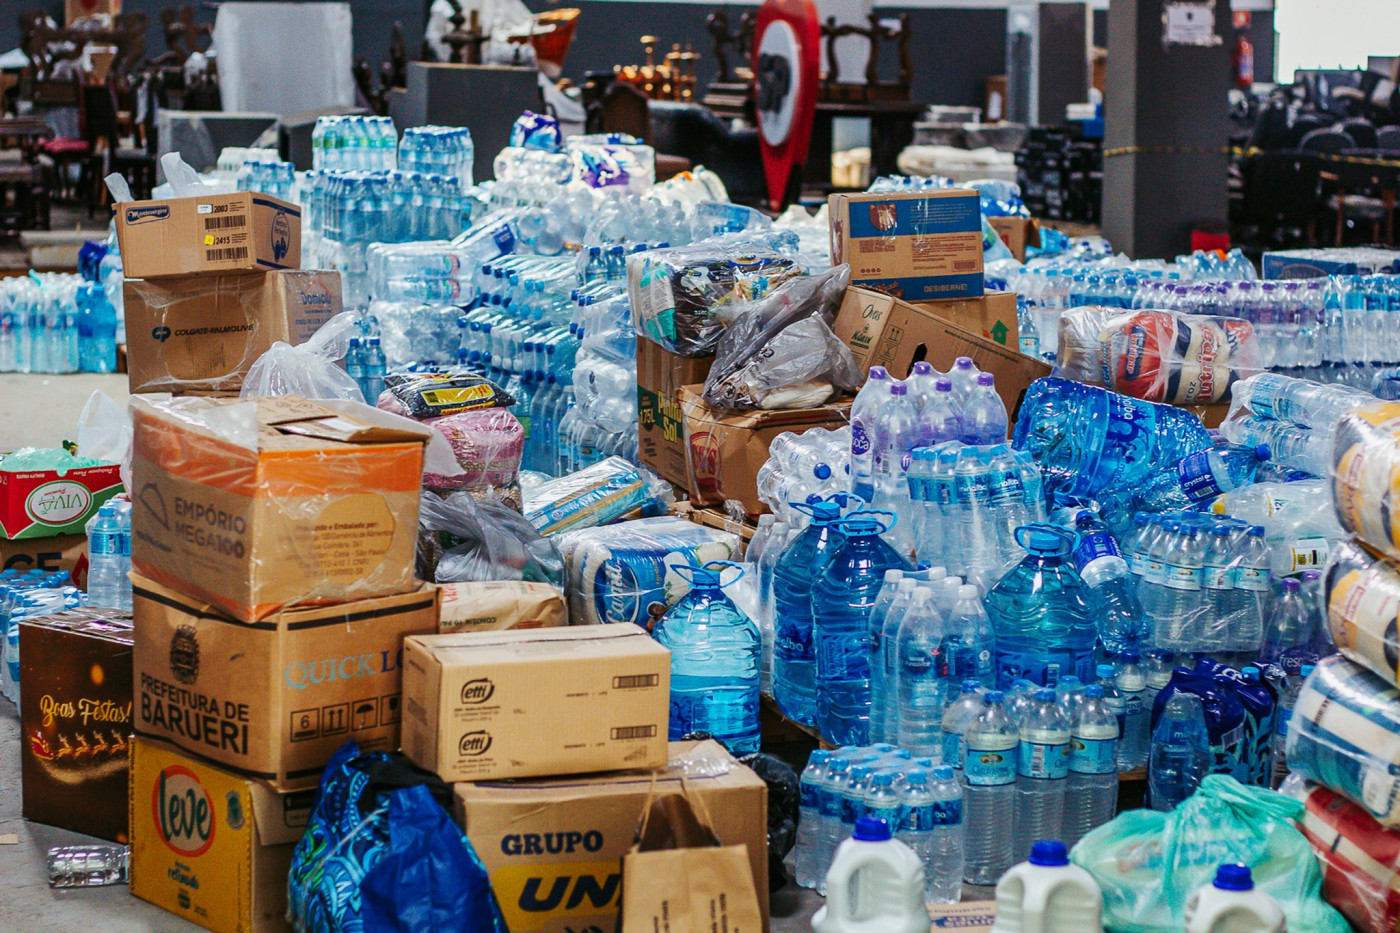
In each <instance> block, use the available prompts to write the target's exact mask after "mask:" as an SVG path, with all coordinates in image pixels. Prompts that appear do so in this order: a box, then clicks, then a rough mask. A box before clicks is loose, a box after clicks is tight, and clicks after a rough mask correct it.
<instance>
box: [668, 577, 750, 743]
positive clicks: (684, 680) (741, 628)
mask: <svg viewBox="0 0 1400 933" xmlns="http://www.w3.org/2000/svg"><path fill="white" fill-rule="evenodd" d="M733 566H735V565H733V564H729V563H725V562H722V561H714V562H711V563H708V564H706V565H705V566H703V567H692V566H687V565H685V564H673V565H671V568H670V569H671V571H672V572H674V573H676V574H677V575H678V576H681V577H682V578H685V577H689V579H690V585H691V589H690V592H689V593H688V594H686V595H685V596H683V597H681V600H680V602H678V603H676V605H674V606H672V607H671V608H670V609H668V610H667V611H666V614H665V615H664V616H662V617H661V621H659V622H658V623H657V624H656V630H655V631H654V632H653V633H652V634H653V637H654V638H655V639H656V640H657V641H658V642H659V643H661V644H662V645H664V646H665V647H666V648H668V649H669V650H670V651H671V721H670V737H671V741H676V740H678V739H680V738H681V737H682V736H684V735H685V734H686V733H689V732H696V731H704V732H708V733H710V734H711V735H713V736H714V737H715V738H716V739H719V740H720V741H721V742H723V743H724V744H725V745H726V746H727V747H728V748H729V749H730V750H732V751H733V752H735V753H736V754H748V753H750V752H756V751H758V744H759V730H758V667H759V661H760V655H761V653H762V641H761V639H760V636H759V633H758V628H757V626H755V625H754V623H753V620H751V619H749V618H748V617H746V616H745V615H744V614H743V613H741V612H740V611H739V609H738V607H737V606H735V605H734V603H733V601H731V600H730V599H729V597H728V596H726V595H724V591H723V590H722V589H721V586H720V573H721V571H723V570H724V568H726V567H733Z"/></svg>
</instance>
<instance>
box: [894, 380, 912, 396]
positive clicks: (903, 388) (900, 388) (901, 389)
mask: <svg viewBox="0 0 1400 933" xmlns="http://www.w3.org/2000/svg"><path fill="white" fill-rule="evenodd" d="M890 394H891V395H908V394H909V387H908V386H907V385H905V384H904V383H902V382H896V383H895V384H894V385H892V386H890Z"/></svg>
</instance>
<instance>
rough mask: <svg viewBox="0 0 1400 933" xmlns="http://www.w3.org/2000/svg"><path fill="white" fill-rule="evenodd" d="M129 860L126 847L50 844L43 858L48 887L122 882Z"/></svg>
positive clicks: (129, 852)
mask: <svg viewBox="0 0 1400 933" xmlns="http://www.w3.org/2000/svg"><path fill="white" fill-rule="evenodd" d="M130 859H131V847H130V846H123V845H102V844H94V845H87V846H54V847H53V848H52V849H49V851H48V855H47V857H46V858H45V862H46V863H47V867H48V875H49V887H51V888H92V887H100V886H102V885H109V884H126V881H127V873H128V870H129V863H130Z"/></svg>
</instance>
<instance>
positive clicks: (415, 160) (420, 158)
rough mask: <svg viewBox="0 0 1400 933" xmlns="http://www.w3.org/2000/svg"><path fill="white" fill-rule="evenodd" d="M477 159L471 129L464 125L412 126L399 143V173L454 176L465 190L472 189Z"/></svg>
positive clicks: (405, 131)
mask: <svg viewBox="0 0 1400 933" xmlns="http://www.w3.org/2000/svg"><path fill="white" fill-rule="evenodd" d="M475 157H476V146H474V145H473V144H472V134H471V130H469V129H467V128H466V127H464V126H411V127H409V128H408V129H406V130H404V132H403V139H401V140H399V164H398V168H399V171H401V172H416V173H418V174H420V175H442V176H448V177H452V178H455V179H457V183H458V184H459V185H460V186H461V189H462V190H463V191H466V190H467V189H468V188H470V187H471V186H472V161H473V159H475Z"/></svg>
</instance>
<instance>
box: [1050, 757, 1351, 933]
mask: <svg viewBox="0 0 1400 933" xmlns="http://www.w3.org/2000/svg"><path fill="white" fill-rule="evenodd" d="M1302 813H1303V805H1302V804H1300V803H1299V802H1298V801H1296V800H1291V799H1289V798H1288V797H1285V796H1283V795H1282V794H1278V793H1275V792H1274V791H1271V790H1265V789H1263V788H1260V787H1245V786H1244V785H1243V784H1240V783H1239V782H1238V781H1236V780H1235V779H1234V778H1231V777H1226V776H1224V775H1220V774H1212V775H1208V776H1207V777H1206V779H1205V780H1204V781H1202V782H1201V787H1200V789H1199V790H1198V791H1197V792H1196V793H1195V794H1193V795H1192V796H1191V797H1190V798H1188V799H1187V800H1186V801H1185V802H1183V803H1182V804H1181V805H1180V806H1178V807H1177V808H1176V809H1175V810H1174V811H1172V812H1171V813H1159V812H1157V811H1156V810H1129V811H1127V812H1126V813H1123V814H1121V815H1120V816H1119V817H1118V818H1117V819H1115V820H1114V821H1113V822H1111V823H1107V824H1105V825H1103V826H1100V827H1099V828H1098V829H1096V830H1094V831H1093V832H1091V833H1090V834H1089V835H1087V836H1085V837H1084V838H1083V839H1081V840H1080V841H1079V844H1078V845H1076V846H1075V847H1074V851H1073V852H1072V853H1071V854H1070V858H1071V859H1072V860H1073V862H1074V863H1075V864H1076V865H1078V866H1080V867H1081V868H1083V869H1085V870H1086V871H1088V872H1089V873H1090V874H1091V875H1093V876H1094V880H1095V881H1097V882H1098V884H1099V887H1100V888H1102V889H1103V908H1104V909H1103V921H1104V927H1105V929H1107V930H1108V931H1109V933H1180V931H1181V929H1182V927H1183V926H1184V925H1185V921H1184V919H1183V915H1182V911H1183V908H1184V907H1185V906H1186V901H1187V899H1188V898H1189V897H1190V895H1191V892H1193V891H1195V890H1196V889H1197V888H1199V887H1201V886H1203V885H1207V884H1210V882H1211V879H1212V878H1213V877H1214V875H1215V869H1216V867H1217V866H1219V865H1221V864H1223V863H1226V862H1242V863H1244V864H1246V865H1248V866H1249V867H1250V869H1251V871H1252V872H1253V874H1254V884H1255V885H1256V886H1257V887H1258V888H1259V889H1260V890H1262V891H1264V892H1266V893H1267V894H1269V895H1271V896H1272V897H1273V898H1274V899H1275V900H1276V901H1278V902H1279V905H1280V906H1282V907H1283V911H1284V914H1285V915H1286V916H1287V918H1288V928H1289V929H1290V930H1306V931H1307V933H1349V929H1350V928H1349V927H1348V926H1347V922H1346V920H1344V919H1343V918H1342V915H1341V914H1339V913H1337V911H1336V910H1334V909H1333V908H1332V907H1330V906H1329V905H1328V904H1327V903H1325V902H1324V901H1323V899H1322V894H1321V884H1322V873H1321V871H1320V870H1319V869H1318V865H1317V859H1315V858H1314V857H1313V853H1312V848H1311V847H1310V846H1309V845H1308V842H1307V840H1306V839H1304V838H1303V835H1302V833H1300V832H1298V830H1297V829H1296V828H1295V827H1294V826H1293V822H1294V821H1295V820H1297V819H1298V818H1299V817H1300V816H1301V815H1302Z"/></svg>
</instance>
